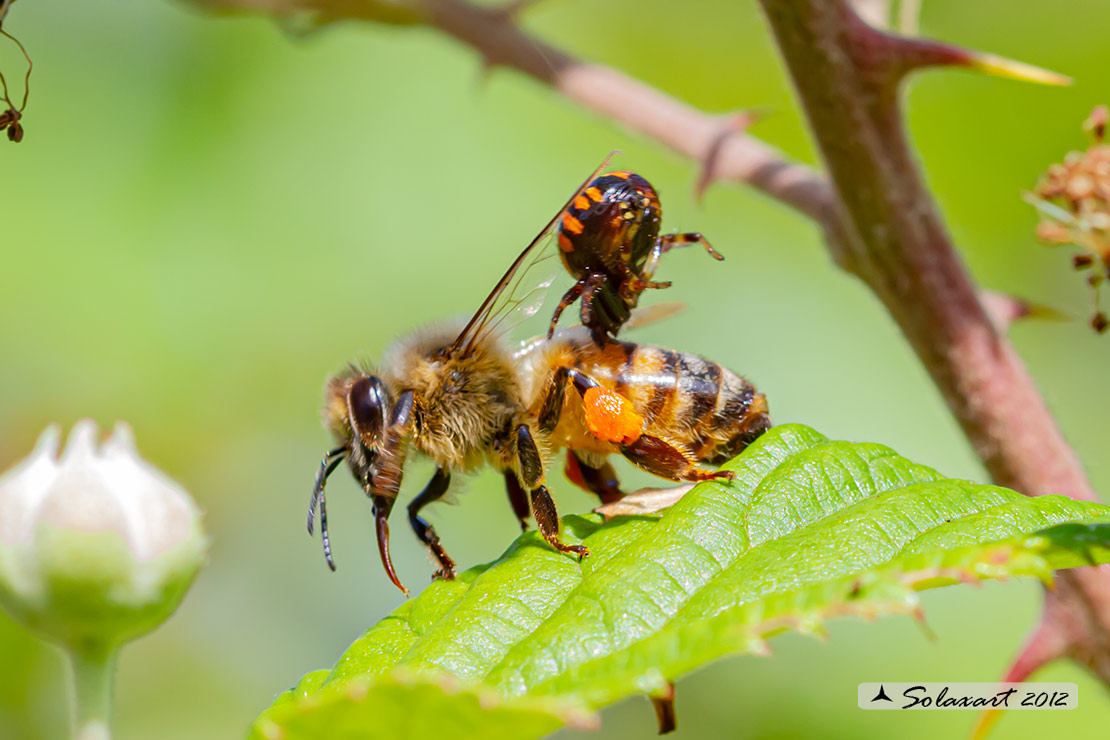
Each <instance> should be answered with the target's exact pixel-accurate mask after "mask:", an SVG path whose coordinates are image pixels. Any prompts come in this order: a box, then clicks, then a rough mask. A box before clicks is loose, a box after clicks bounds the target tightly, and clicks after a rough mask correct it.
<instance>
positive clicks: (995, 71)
mask: <svg viewBox="0 0 1110 740" xmlns="http://www.w3.org/2000/svg"><path fill="white" fill-rule="evenodd" d="M967 59H968V61H967V65H966V66H968V67H971V68H972V69H978V70H979V71H981V72H986V73H987V74H989V75H993V76H994V77H1006V78H1009V79H1011V80H1020V81H1022V82H1032V83H1034V84H1037V85H1056V86H1060V87H1068V86H1070V85H1071V84H1072V78H1070V77H1068V76H1067V75H1062V74H1060V73H1059V72H1053V71H1052V70H1048V69H1044V68H1043V67H1035V66H1033V65H1032V64H1026V63H1025V62H1019V61H1016V60H1014V59H1006V58H1005V57H1000V56H996V55H994V54H985V53H983V52H975V51H972V52H967Z"/></svg>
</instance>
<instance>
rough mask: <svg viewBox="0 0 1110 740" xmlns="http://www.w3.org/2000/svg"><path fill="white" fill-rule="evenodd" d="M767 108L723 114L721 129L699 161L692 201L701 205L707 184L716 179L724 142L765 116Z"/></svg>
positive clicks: (707, 187) (768, 110)
mask: <svg viewBox="0 0 1110 740" xmlns="http://www.w3.org/2000/svg"><path fill="white" fill-rule="evenodd" d="M770 112H771V111H770V109H769V108H752V109H750V110H745V111H740V112H739V113H734V114H732V115H730V116H725V118H724V125H722V126H721V130H720V131H719V132H718V133H717V135H716V136H715V137H713V141H712V142H710V144H709V151H707V152H706V153H705V158H704V159H703V160H702V163H701V171H700V172H699V173H698V180H697V182H696V183H695V184H694V202H695V203H697V204H698V205H701V200H702V196H703V195H705V191H706V190H708V189H709V186H710V185H712V184H713V183H714V182H715V181H716V168H717V161H718V160H719V159H720V156H721V150H722V149H724V146H725V142H727V141H728V140H729V139H730V138H732V137H733V136H735V135H736V134H739V133H742V132H744V131H746V130H747V129H749V128H750V127H751V126H752V125H753V124H755V123H756V122H757V121H759V120H761V119H763V118H765V117H766V116H767V115H768V114H769V113H770Z"/></svg>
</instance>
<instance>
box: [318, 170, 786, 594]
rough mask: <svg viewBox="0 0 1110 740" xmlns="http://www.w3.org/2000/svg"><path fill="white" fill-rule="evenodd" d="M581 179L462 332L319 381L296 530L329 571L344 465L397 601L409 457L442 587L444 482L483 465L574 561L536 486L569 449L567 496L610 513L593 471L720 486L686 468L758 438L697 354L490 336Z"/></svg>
mask: <svg viewBox="0 0 1110 740" xmlns="http://www.w3.org/2000/svg"><path fill="white" fill-rule="evenodd" d="M600 169H601V168H599V169H598V171H600ZM596 175H597V172H595V173H594V176H596ZM591 179H592V178H591ZM590 181H591V180H587V181H586V183H584V184H583V185H582V186H581V187H580V188H579V190H578V191H577V192H576V193H575V195H574V196H573V197H572V198H571V200H570V201H568V202H567V204H566V205H565V206H564V207H563V209H561V210H560V211H559V213H558V214H556V216H555V218H553V219H552V220H551V221H550V222H549V223H548V225H547V227H546V228H545V229H544V230H543V231H541V232H540V234H539V236H537V237H536V238H535V239H534V240H533V241H532V242H531V244H529V245H528V247H527V248H525V249H524V251H523V252H522V253H521V254H520V256H519V257H517V259H516V261H514V262H513V264H512V266H511V267H510V268H509V270H508V271H507V272H506V273H505V275H504V277H502V278H501V280H500V281H499V282H498V283H497V285H496V286H495V287H494V289H493V291H492V292H491V293H490V294H489V296H488V297H487V298H486V300H485V301H484V302H483V303H482V305H481V306H480V307H479V309H478V311H477V312H476V313H475V314H474V316H473V317H472V318H471V319H470V321H469V322H467V323H466V324H465V325H464V326H461V327H460V326H459V325H457V324H456V325H451V324H445V325H439V326H433V327H430V328H427V329H423V330H420V331H417V332H415V333H413V334H411V335H410V336H407V337H405V338H403V339H401V340H399V341H398V342H396V343H395V344H394V345H393V346H392V347H390V348H389V349H388V350H387V351H386V353H385V356H384V359H383V361H382V362H381V364H380V365H379V366H377V367H370V366H357V365H351V366H350V367H348V368H347V369H345V370H344V371H342V372H340V373H339V374H337V375H336V376H334V377H333V378H331V379H330V380H329V381H328V383H327V385H326V389H325V403H324V410H323V416H324V421H325V425H326V426H327V428H328V429H329V431H330V432H331V434H332V436H333V437H334V439H335V440H336V443H337V446H336V447H335V448H334V449H332V450H331V451H330V452H328V453H327V454H326V455H325V456H324V458H323V460H322V461H321V463H320V468H319V471H318V473H317V475H316V481H315V486H314V487H313V491H312V497H311V502H310V505H309V513H308V531H309V533H310V534H311V533H312V532H313V526H314V522H315V520H316V519H317V518H318V519H319V521H320V529H321V537H322V540H323V546H324V556H325V559H326V561H327V563H328V566H329V567H330V568H331V569H332V570H334V569H335V562H334V560H333V558H332V554H331V543H330V539H329V535H328V527H327V505H326V501H325V498H324V486H325V483H326V481H327V478H328V476H329V475H330V474H331V473H332V472H333V471H334V470H335V469H336V468H337V467H338V466H339V465H340V464H341V463H342V462H344V461H346V463H347V467H348V469H349V470H350V471H351V474H352V475H353V476H354V478H355V480H356V481H357V482H358V484H359V485H360V486H361V487H362V488H363V490H364V491H365V492H366V494H367V496H368V497H369V498H370V499H371V502H372V504H373V508H374V518H375V522H376V528H377V539H378V550H379V553H380V555H381V560H382V565H383V566H384V568H385V571H386V573H387V574H388V576H389V578H390V580H391V581H392V582H393V583H394V585H396V586H397V588H399V589H401V590H402V591H403V592H405V593H408V591H407V589H405V587H404V586H403V585H402V584H401V582H400V580H399V579H398V577H397V574H396V572H395V570H394V567H393V562H392V559H391V557H390V551H389V524H388V519H389V515H390V512H391V511H392V509H393V506H394V504H395V503H396V500H397V496H398V493H399V491H400V487H401V481H402V477H403V470H404V465H405V461H406V459H407V458H408V455H409V454H410V453H412V452H415V453H417V454H420V455H423V456H425V457H428V458H431V459H432V460H433V461H434V462H435V464H436V472H435V474H434V475H433V476H432V479H431V481H429V482H428V484H427V485H426V486H425V487H424V490H423V491H422V492H421V493H420V494H419V495H418V496H417V497H416V498H415V499H414V500H413V501H412V502H411V503H410V504H409V505H408V518H409V523H410V524H411V525H412V528H413V530H414V531H415V532H416V535H417V537H418V538H419V539H420V540H421V541H422V542H423V543H424V544H425V545H427V546H428V548H429V549H430V550H431V552H432V555H433V556H434V557H435V559H436V561H437V563H438V565H439V567H438V570H437V571H436V572H435V576H434V577H437V578H447V579H450V578H453V577H454V576H455V563H454V561H453V560H452V559H451V558H450V557H449V556H448V554H447V552H446V551H445V550H444V548H443V545H442V543H441V542H440V539H439V536H438V535H437V534H436V532H435V529H434V528H433V527H432V525H431V524H429V523H428V522H427V521H426V520H425V519H424V518H423V517H421V515H420V512H421V510H422V509H423V508H424V507H425V506H426V505H427V504H429V503H431V502H433V501H436V500H438V499H439V498H441V497H442V496H443V495H444V493H446V491H447V489H448V486H449V485H450V482H451V476H452V475H453V474H455V473H457V472H462V473H469V472H473V471H476V470H477V469H479V468H480V467H482V466H484V465H492V466H493V467H494V468H496V469H497V470H499V471H500V472H501V473H502V474H503V476H504V479H505V487H506V490H507V493H508V497H509V501H510V503H511V505H512V508H513V511H514V513H515V515H516V517H517V519H518V520H519V521H520V523H521V527H522V529H523V528H525V527H526V524H525V520H526V519H527V518H528V516H529V514H531V515H532V516H533V517H534V518H535V521H536V524H537V526H538V528H539V531H540V533H541V534H542V535H543V537H544V539H545V540H546V541H547V542H548V543H550V545H551V546H552V547H553V548H555V549H556V550H558V551H560V552H566V553H572V554H574V555H577V556H579V557H585V556H586V555H588V554H589V553H588V550H587V549H586V548H585V547H583V546H581V545H575V544H567V543H564V542H563V541H562V540H561V539H560V537H559V517H558V514H557V512H556V509H555V503H554V501H553V500H552V498H551V494H550V492H549V491H548V489H547V486H546V485H545V480H546V471H547V470H548V468H549V464H550V461H551V458H552V456H553V455H554V454H555V453H556V452H558V451H559V450H561V449H564V448H565V449H566V450H567V451H568V455H567V464H566V469H567V473H568V477H570V479H571V480H572V481H573V482H575V483H576V484H578V485H580V486H582V487H583V488H585V489H586V490H588V491H591V492H593V493H595V494H597V495H598V496H600V497H601V499H602V500H603V501H612V500H615V499H617V498H619V497H620V496H621V495H622V492H621V490H620V486H619V482H618V481H617V477H616V475H615V473H614V471H613V468H612V466H611V465H610V464H609V463H608V462H606V458H607V457H608V456H609V455H612V454H618V453H619V454H621V455H623V456H624V457H625V458H627V459H628V460H630V461H631V462H632V463H634V464H635V465H637V466H638V467H640V468H642V469H643V470H646V471H648V472H650V473H653V474H655V475H657V476H659V477H662V478H666V479H669V480H675V481H703V480H711V479H718V478H729V477H731V474H730V473H728V472H724V471H713V470H705V469H702V468H700V467H699V464H701V463H706V464H710V465H714V464H719V463H723V462H724V461H726V460H728V459H730V458H732V457H733V456H735V455H736V454H738V453H739V452H740V451H741V450H743V449H744V448H745V447H746V446H747V445H748V444H750V443H751V442H752V441H753V440H754V439H756V438H757V437H758V436H759V435H760V434H762V433H763V432H764V431H765V430H766V429H768V428H769V427H770V424H771V422H770V417H769V416H768V413H767V401H766V399H765V398H764V396H763V395H762V394H760V393H757V392H756V390H755V388H754V387H753V386H752V385H751V384H750V383H749V382H747V381H746V380H744V379H743V378H741V377H740V376H738V375H736V374H734V373H733V372H731V371H729V370H728V369H726V368H724V367H722V366H720V365H718V364H717V363H714V362H712V361H710V360H706V359H704V358H702V357H699V356H697V355H691V354H685V353H682V352H677V351H673V350H669V349H663V348H660V347H651V346H645V345H637V344H631V343H628V342H616V341H612V342H607V343H605V344H603V345H602V346H598V345H597V344H596V343H595V342H594V341H593V337H591V330H590V329H589V328H586V327H580V328H573V329H566V330H561V331H560V332H559V333H558V334H555V335H553V336H552V338H550V339H545V338H541V339H538V340H536V341H533V342H531V343H529V344H527V345H524V346H521V347H519V348H517V349H516V350H515V351H514V350H513V349H511V348H510V347H509V346H508V345H507V344H506V343H505V342H504V340H503V335H504V333H505V330H504V329H503V328H502V325H503V323H505V320H506V318H507V317H508V316H509V314H510V313H512V312H513V311H514V309H516V308H517V307H518V306H519V305H520V303H521V300H522V298H521V296H520V293H521V291H522V287H523V284H524V281H525V279H526V278H525V276H526V275H527V274H528V273H529V269H530V267H531V266H532V265H534V264H535V263H536V262H537V261H538V260H540V259H542V256H541V250H538V249H537V246H538V245H539V244H541V243H542V242H543V240H544V238H545V236H547V235H548V234H550V233H551V230H552V228H553V227H554V226H555V224H556V223H558V222H559V221H560V220H561V219H562V218H563V215H564V214H565V213H566V212H567V210H568V209H569V208H570V207H572V206H573V204H574V200H575V199H576V198H577V197H579V196H580V194H581V192H582V191H583V190H584V189H585V188H586V187H587V186H588V185H589V184H590Z"/></svg>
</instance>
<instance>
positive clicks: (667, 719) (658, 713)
mask: <svg viewBox="0 0 1110 740" xmlns="http://www.w3.org/2000/svg"><path fill="white" fill-rule="evenodd" d="M650 698H651V703H652V706H654V707H655V720H656V722H658V723H659V734H660V735H666V734H667V733H668V732H674V730H675V727H677V726H678V724H677V719H676V718H675V713H674V684H673V683H671V682H668V683H667V687H666V688H665V689H663V690H662V691H660V692H659V693H657V694H652V695H651V696H650Z"/></svg>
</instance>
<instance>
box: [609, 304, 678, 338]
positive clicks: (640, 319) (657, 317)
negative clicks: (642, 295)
mask: <svg viewBox="0 0 1110 740" xmlns="http://www.w3.org/2000/svg"><path fill="white" fill-rule="evenodd" d="M685 310H686V304H685V303H682V302H681V301H667V302H665V303H655V304H652V305H650V306H642V307H638V308H634V309H632V318H630V319H629V320H628V321H626V322H625V324H624V329H625V331H635V330H636V329H642V328H643V327H645V326H650V325H651V324H656V323H658V322H660V321H666V320H667V319H669V318H671V317H672V316H675V315H677V314H680V313H682V312H683V311H685Z"/></svg>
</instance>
